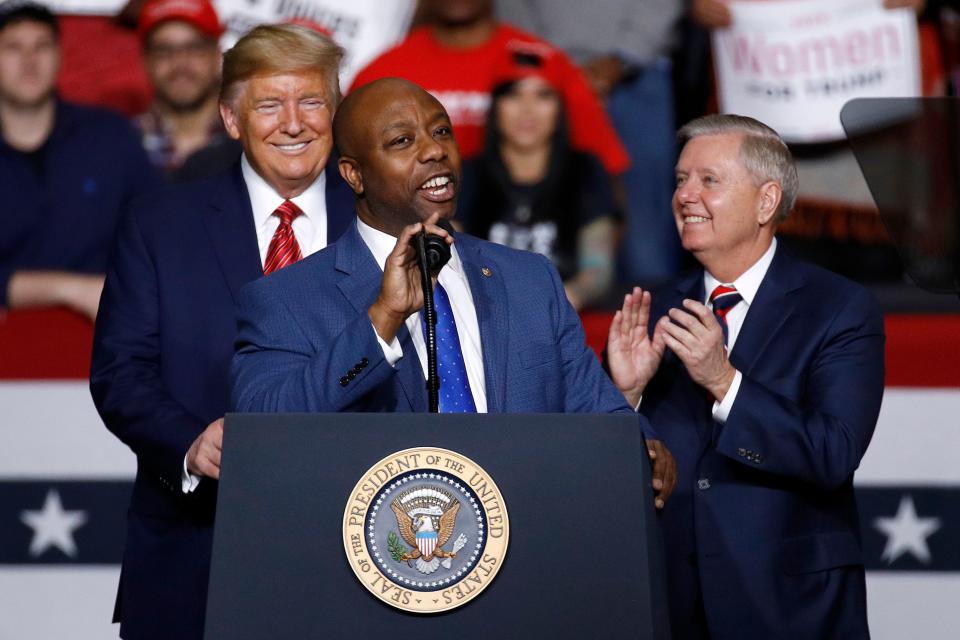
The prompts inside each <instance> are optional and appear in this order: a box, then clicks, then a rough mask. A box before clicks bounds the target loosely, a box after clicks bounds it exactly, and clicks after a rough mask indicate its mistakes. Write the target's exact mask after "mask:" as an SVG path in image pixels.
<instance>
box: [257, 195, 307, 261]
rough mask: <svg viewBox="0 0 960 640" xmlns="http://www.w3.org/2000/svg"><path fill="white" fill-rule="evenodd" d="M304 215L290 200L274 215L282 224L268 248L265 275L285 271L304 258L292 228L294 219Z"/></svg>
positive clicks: (284, 202) (278, 208)
mask: <svg viewBox="0 0 960 640" xmlns="http://www.w3.org/2000/svg"><path fill="white" fill-rule="evenodd" d="M302 213H303V211H302V210H301V209H300V207H298V206H297V205H295V204H293V203H292V202H290V201H289V200H284V201H283V204H281V205H280V206H279V207H277V210H276V211H274V212H273V215H275V216H277V217H278V218H280V224H279V226H277V230H276V232H275V233H274V234H273V239H272V240H270V246H269V247H268V248H267V258H266V259H265V260H264V261H263V275H269V274H271V273H273V272H274V271H278V270H280V269H283V268H284V267H285V266H287V265H288V264H293V263H294V262H296V261H297V260H299V259H301V258H302V257H303V254H302V253H300V245H299V244H297V237H296V236H295V235H293V227H292V226H290V225H291V224H292V223H293V220H294V218H296V217H297V216H299V215H301V214H302Z"/></svg>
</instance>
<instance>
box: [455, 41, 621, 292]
mask: <svg viewBox="0 0 960 640" xmlns="http://www.w3.org/2000/svg"><path fill="white" fill-rule="evenodd" d="M547 53H549V52H547ZM497 75H498V78H499V81H498V84H497V86H496V87H495V88H494V91H493V93H492V103H491V106H490V111H489V116H488V122H487V128H486V145H485V148H484V151H483V153H482V154H481V155H480V156H479V157H477V158H475V159H473V160H469V161H467V162H465V163H464V177H463V190H462V193H461V197H460V202H461V204H460V210H459V213H458V220H459V221H460V223H461V224H462V225H463V226H464V228H465V229H466V230H467V231H468V232H469V233H472V234H474V235H477V236H479V237H482V238H487V239H489V240H491V241H493V242H498V243H500V244H504V245H508V246H511V247H514V248H518V249H525V250H529V251H535V252H537V253H541V254H543V255H545V256H547V257H549V258H550V259H551V260H552V261H553V263H554V264H555V265H556V267H557V270H558V271H559V272H560V276H561V277H562V278H563V281H564V287H565V288H566V291H567V297H568V298H569V299H570V302H571V303H572V304H573V306H574V307H575V308H578V309H579V308H581V307H584V306H587V305H589V304H590V303H591V302H593V301H595V300H597V299H598V298H599V297H601V296H602V295H603V294H604V293H605V292H606V291H607V289H608V287H609V285H610V282H611V279H612V276H613V260H614V257H613V256H614V249H615V232H616V227H617V222H616V214H615V211H614V204H613V197H612V194H611V189H610V178H609V176H608V175H607V173H606V172H605V171H604V169H603V166H602V165H601V164H600V162H599V161H598V160H597V159H596V158H595V157H593V156H591V155H589V154H586V153H581V152H577V151H574V150H572V149H571V147H570V144H569V136H568V132H567V131H568V130H567V124H566V118H565V116H564V108H563V99H562V95H561V93H560V92H561V90H562V82H563V79H562V77H559V75H558V74H557V73H556V72H555V71H554V69H553V67H552V65H551V64H550V58H549V55H547V56H546V57H544V56H542V55H537V54H536V53H532V52H518V51H513V52H511V54H510V56H509V58H508V59H507V60H506V61H505V62H503V63H502V64H501V65H500V66H499V72H498V74H497Z"/></svg>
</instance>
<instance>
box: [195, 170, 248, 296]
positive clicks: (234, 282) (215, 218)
mask: <svg viewBox="0 0 960 640" xmlns="http://www.w3.org/2000/svg"><path fill="white" fill-rule="evenodd" d="M201 220H202V221H203V225H204V228H205V229H206V232H207V236H208V238H209V240H210V244H211V245H213V252H214V254H215V255H216V256H217V260H218V262H219V263H220V269H221V270H222V272H223V275H224V278H226V281H227V286H228V287H229V288H230V293H231V294H232V295H233V299H234V301H236V300H237V293H238V292H239V291H240V288H241V287H242V286H243V285H245V284H247V283H248V282H251V281H253V280H256V279H257V278H259V277H260V276H262V275H263V267H262V265H261V264H260V249H259V247H258V245H257V230H256V229H255V228H254V224H253V211H252V210H251V209H250V197H249V196H248V195H247V187H246V185H245V184H244V182H243V176H242V174H241V172H240V163H239V162H238V163H236V164H235V165H234V167H233V169H231V170H230V171H229V172H228V173H226V174H224V175H223V176H221V178H220V180H219V182H217V183H216V185H215V187H214V189H213V193H212V195H211V197H210V200H209V204H208V209H207V211H204V215H202V216H201Z"/></svg>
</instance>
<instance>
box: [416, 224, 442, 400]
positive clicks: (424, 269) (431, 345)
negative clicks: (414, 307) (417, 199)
mask: <svg viewBox="0 0 960 640" xmlns="http://www.w3.org/2000/svg"><path fill="white" fill-rule="evenodd" d="M417 263H418V264H419V266H420V284H421V285H422V287H423V318H424V325H425V326H426V335H425V336H424V338H425V339H426V341H427V400H428V404H429V407H430V413H439V412H440V376H439V374H438V373H437V309H436V307H434V305H433V281H432V280H431V278H430V264H429V262H428V258H427V249H426V234H424V233H423V232H420V233H418V234H417Z"/></svg>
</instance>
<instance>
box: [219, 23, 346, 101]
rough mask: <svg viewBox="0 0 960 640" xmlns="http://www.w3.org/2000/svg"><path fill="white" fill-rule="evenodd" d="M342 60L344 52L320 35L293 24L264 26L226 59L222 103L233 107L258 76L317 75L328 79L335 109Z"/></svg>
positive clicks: (255, 31) (236, 45)
mask: <svg viewBox="0 0 960 640" xmlns="http://www.w3.org/2000/svg"><path fill="white" fill-rule="evenodd" d="M342 59H343V49H342V48H340V47H339V46H337V45H336V44H335V43H334V42H333V41H332V40H330V38H327V37H326V36H323V35H321V34H319V33H317V32H316V31H313V30H311V29H308V28H306V27H301V26H299V25H292V24H274V25H260V26H259V27H257V28H255V29H254V30H253V31H251V32H250V33H248V34H247V35H245V36H243V37H242V38H240V39H239V40H238V41H237V43H236V44H235V45H233V48H232V49H230V50H229V51H227V52H226V53H225V54H224V55H223V83H222V84H221V86H220V101H221V102H224V103H226V104H228V105H233V103H234V102H235V101H236V98H237V95H238V94H239V92H240V89H241V88H242V86H243V84H244V83H245V82H246V81H247V80H249V79H250V78H252V77H254V76H258V75H275V74H282V73H299V72H302V71H316V72H317V73H320V74H322V75H323V76H324V77H325V78H326V81H327V88H328V90H329V91H330V94H331V95H330V98H331V99H332V101H333V104H332V105H331V109H335V108H336V107H337V104H339V102H340V80H339V70H340V61H341V60H342Z"/></svg>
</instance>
